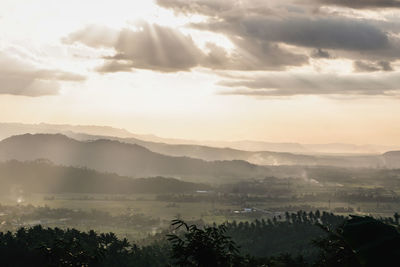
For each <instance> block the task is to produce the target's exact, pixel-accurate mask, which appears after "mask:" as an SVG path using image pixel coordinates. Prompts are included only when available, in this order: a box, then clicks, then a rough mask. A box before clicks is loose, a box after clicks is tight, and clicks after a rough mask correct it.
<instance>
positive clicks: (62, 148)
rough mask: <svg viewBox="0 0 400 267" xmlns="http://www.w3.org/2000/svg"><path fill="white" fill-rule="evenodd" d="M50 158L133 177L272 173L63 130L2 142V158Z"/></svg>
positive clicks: (243, 163)
mask: <svg viewBox="0 0 400 267" xmlns="http://www.w3.org/2000/svg"><path fill="white" fill-rule="evenodd" d="M11 159H16V160H20V161H31V160H36V159H48V160H50V161H52V162H54V163H56V164H62V165H67V166H82V167H87V168H91V169H95V170H98V171H102V172H115V173H117V174H119V175H124V176H132V177H149V176H174V177H185V178H193V179H196V178H207V177H209V178H218V179H229V180H232V179H235V178H236V179H240V178H250V177H256V176H264V175H267V174H268V168H266V167H262V166H257V165H253V164H250V163H248V162H246V161H241V160H233V161H213V162H207V161H204V160H200V159H192V158H188V157H172V156H166V155H161V154H158V153H154V152H151V151H150V150H148V149H146V148H144V147H142V146H139V145H136V144H126V143H121V142H118V141H111V140H96V141H88V142H80V141H76V140H74V139H70V138H68V137H66V136H64V135H60V134H55V135H53V134H35V135H32V134H25V135H19V136H13V137H10V138H7V139H5V140H3V141H1V142H0V160H1V161H5V160H11Z"/></svg>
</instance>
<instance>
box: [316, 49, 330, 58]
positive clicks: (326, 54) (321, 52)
mask: <svg viewBox="0 0 400 267" xmlns="http://www.w3.org/2000/svg"><path fill="white" fill-rule="evenodd" d="M311 56H312V57H313V58H332V56H331V54H329V52H328V51H325V50H322V49H321V48H318V49H315V50H314V51H313V52H312V54H311Z"/></svg>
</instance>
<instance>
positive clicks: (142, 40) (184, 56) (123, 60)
mask: <svg viewBox="0 0 400 267" xmlns="http://www.w3.org/2000/svg"><path fill="white" fill-rule="evenodd" d="M99 32H105V34H104V35H101V34H99ZM64 41H65V42H67V43H75V42H80V43H83V44H85V45H88V46H91V47H108V48H112V49H114V50H115V52H116V53H115V55H114V56H111V57H107V58H105V59H106V62H105V65H104V66H102V67H99V68H98V70H99V71H101V72H116V71H128V70H129V69H130V68H139V69H151V70H156V71H161V72H174V71H187V70H190V69H191V68H193V67H195V66H197V65H198V63H199V61H200V59H201V57H202V55H203V54H202V52H201V50H200V49H199V48H198V47H197V46H196V45H195V44H194V42H193V40H192V39H191V37H189V36H186V35H183V34H182V33H180V32H179V31H176V30H174V29H171V28H168V27H163V26H159V25H150V24H147V23H142V24H140V25H138V29H137V30H136V31H134V30H131V29H122V30H111V29H110V28H107V27H104V30H103V31H102V30H101V27H100V26H89V27H86V28H85V29H82V30H80V31H78V32H75V33H72V34H70V35H69V36H68V37H67V38H65V40H64Z"/></svg>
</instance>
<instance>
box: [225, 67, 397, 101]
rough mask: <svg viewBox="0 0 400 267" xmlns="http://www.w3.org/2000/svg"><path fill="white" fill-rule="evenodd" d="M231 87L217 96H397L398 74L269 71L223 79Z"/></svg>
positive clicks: (226, 85)
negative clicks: (256, 74)
mask: <svg viewBox="0 0 400 267" xmlns="http://www.w3.org/2000/svg"><path fill="white" fill-rule="evenodd" d="M220 85H222V86H225V87H231V88H235V89H231V90H228V91H224V92H222V93H221V94H225V95H253V96H270V97H275V96H295V95H364V96H367V95H385V96H392V95H399V94H400V73H398V72H396V73H394V72H393V73H388V74H379V75H371V74H368V75H367V74H345V75H339V74H318V73H287V72H272V73H267V74H264V75H258V76H254V77H241V78H240V79H238V80H225V81H222V82H220Z"/></svg>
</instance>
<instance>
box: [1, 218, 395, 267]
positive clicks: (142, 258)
mask: <svg viewBox="0 0 400 267" xmlns="http://www.w3.org/2000/svg"><path fill="white" fill-rule="evenodd" d="M285 217H286V220H285V221H282V222H278V221H275V220H272V221H267V222H263V221H261V222H257V221H256V222H254V223H252V224H248V225H246V224H240V223H239V224H237V223H231V224H222V225H219V226H216V225H214V226H204V227H198V226H196V225H188V224H186V223H185V222H183V221H181V220H174V221H173V222H172V225H171V226H172V228H171V231H170V232H169V233H168V235H167V240H168V243H154V244H152V245H148V246H141V247H139V246H137V245H135V244H131V243H129V242H128V240H126V239H119V238H117V237H116V236H115V235H114V234H112V233H108V234H98V233H96V232H94V231H89V232H80V231H78V230H75V229H67V230H62V229H59V228H54V229H52V228H47V229H45V228H43V227H41V226H35V227H33V228H30V229H25V228H21V229H19V230H18V231H17V232H15V233H11V232H7V233H0V257H1V259H2V266H13V267H14V266H17V267H18V266H136V267H138V266H139V267H140V266H156V267H157V266H188V267H190V266H193V267H195V266H196V267H206V266H207V267H209V266H211V267H213V266H215V267H250V266H252V267H253V266H254V267H257V266H259V267H262V266H271V267H285V266H287V267H296V266H298V267H307V266H309V267H311V266H313V267H322V266H328V267H330V266H332V267H333V266H335V267H340V266H352V267H354V266H356V267H358V266H367V267H369V266H371V267H372V266H395V265H396V263H397V261H398V255H399V253H400V234H399V232H398V229H396V226H394V225H391V224H389V223H388V222H384V221H382V220H376V219H373V218H371V217H357V216H354V217H351V218H346V219H344V221H342V222H341V223H339V220H342V219H343V218H342V217H336V216H335V215H333V214H328V213H323V214H318V213H312V214H305V213H303V212H298V213H296V214H286V215H285ZM389 221H390V220H389ZM397 222H398V221H397ZM331 223H333V224H337V223H339V224H338V225H337V226H336V227H334V226H330V224H331ZM305 224H310V225H314V227H319V228H320V229H321V231H322V232H321V233H324V234H321V235H319V236H318V237H316V238H315V239H314V240H312V241H311V242H312V244H313V246H314V248H315V254H316V256H315V257H314V258H312V259H307V255H303V254H299V255H294V254H289V253H283V251H282V250H280V251H279V252H280V254H279V255H276V256H272V257H271V256H268V255H267V254H265V253H264V254H261V255H260V256H252V255H249V254H248V253H246V251H244V250H243V248H241V247H240V245H238V244H237V243H236V242H235V239H234V238H231V237H230V234H231V233H232V232H241V233H243V234H245V233H246V234H247V235H252V236H251V237H244V236H242V237H241V239H245V238H247V239H248V240H250V239H251V238H254V237H255V236H254V234H255V233H256V232H258V233H259V234H260V235H261V236H260V237H259V239H265V242H273V241H271V238H270V236H269V235H267V234H266V232H269V234H271V233H273V231H272V229H275V231H276V232H277V233H278V234H277V236H278V235H279V236H281V238H282V237H283V236H285V235H286V234H287V233H285V232H283V231H282V229H283V228H285V227H288V226H290V225H292V226H295V227H297V226H298V225H305ZM316 224H317V225H316ZM284 225H285V226H284ZM269 227H270V229H271V230H268V231H266V230H265V229H266V228H269ZM281 227H283V228H281ZM397 227H398V225H397ZM286 230H287V229H286ZM295 230H296V231H293V232H298V231H301V230H302V228H297V229H295ZM289 235H290V234H289ZM297 237H300V236H297ZM292 238H295V237H288V238H287V239H288V240H286V241H284V242H290V241H292V242H293V241H294V240H292ZM255 242H257V241H255ZM275 245H278V244H275ZM253 249H254V248H253Z"/></svg>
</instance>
